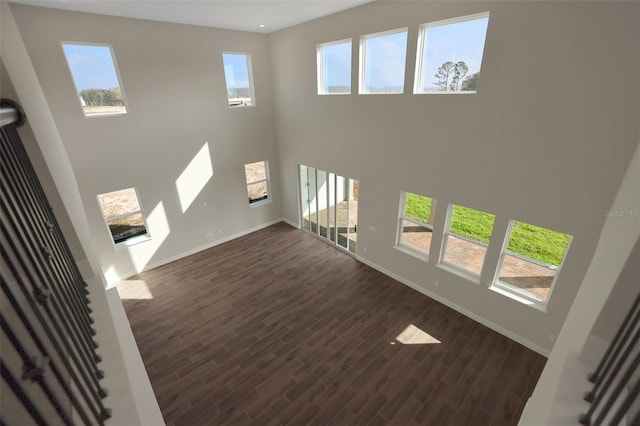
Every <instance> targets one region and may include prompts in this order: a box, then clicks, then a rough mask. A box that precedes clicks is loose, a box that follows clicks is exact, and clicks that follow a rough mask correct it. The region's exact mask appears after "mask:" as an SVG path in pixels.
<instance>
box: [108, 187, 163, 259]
mask: <svg viewBox="0 0 640 426" xmlns="http://www.w3.org/2000/svg"><path fill="white" fill-rule="evenodd" d="M127 189H133V190H134V191H135V194H136V201H137V202H138V207H139V209H138V210H135V211H133V212H127V213H124V214H121V215H118V216H114V217H110V218H107V217H106V216H105V214H104V210H102V204H101V203H100V196H101V195H105V194H110V193H113V192H120V191H125V190H127ZM96 200H97V202H98V208H99V209H100V214H102V220H103V221H104V224H105V226H106V227H107V232H108V234H109V236H110V237H111V244H112V245H113V248H115V249H120V248H124V247H130V246H133V245H136V244H139V243H142V242H145V241H149V240H150V239H151V232H150V231H149V225H148V223H147V216H146V215H145V213H144V209H143V208H142V202H141V201H140V194H139V193H138V188H136V187H135V186H133V187H128V188H123V189H117V190H115V191H108V192H103V193H101V194H98V195H96ZM137 214H139V215H141V216H142V221H143V223H144V228H145V230H146V231H147V232H146V233H145V234H141V235H135V236H133V237H130V238H127V239H126V240H124V241H120V242H118V243H116V240H115V238H114V237H113V234H112V233H111V228H109V222H113V221H115V220H119V219H123V218H126V217H129V216H135V215H137Z"/></svg>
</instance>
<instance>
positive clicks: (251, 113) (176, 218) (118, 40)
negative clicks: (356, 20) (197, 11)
mask: <svg viewBox="0 0 640 426" xmlns="http://www.w3.org/2000/svg"><path fill="white" fill-rule="evenodd" d="M11 10H12V11H13V14H14V16H15V20H16V22H17V24H18V28H19V30H20V33H21V35H22V38H23V39H24V43H25V45H26V47H27V51H28V53H29V56H30V58H31V61H32V62H33V66H34V68H35V71H36V73H37V76H38V79H39V81H40V83H41V85H42V88H43V91H44V94H45V96H46V98H47V101H48V103H49V107H50V109H51V113H52V114H53V117H54V119H55V122H56V124H57V126H58V129H59V131H60V135H61V137H62V140H63V141H64V145H65V147H66V150H67V152H68V154H69V158H70V160H71V165H72V167H73V172H74V173H75V176H76V179H77V182H78V187H79V190H80V195H81V198H82V203H83V206H84V209H85V211H86V217H87V220H88V223H89V229H90V233H91V239H92V241H93V244H94V246H95V247H96V250H97V252H98V254H99V256H100V262H101V264H102V269H103V271H105V272H106V273H107V276H108V279H109V280H111V281H113V280H116V279H118V278H120V277H124V276H127V275H129V274H131V273H133V272H136V271H140V270H142V269H144V268H148V267H149V266H152V265H157V264H160V263H162V262H165V261H167V260H170V259H173V258H176V257H179V256H180V255H182V254H184V253H188V252H191V251H193V250H194V249H197V248H200V247H204V246H207V245H211V244H214V243H215V242H216V241H220V240H223V239H225V238H228V237H230V236H232V235H235V234H237V233H240V232H243V231H246V230H248V229H252V228H254V227H258V226H262V225H264V224H266V223H269V222H271V221H273V220H275V219H277V218H279V217H280V215H281V214H280V213H281V212H280V202H279V200H280V191H279V188H280V186H279V179H278V177H279V173H278V172H277V170H278V168H279V164H278V156H277V149H276V143H275V128H274V120H273V113H272V100H271V82H270V80H271V76H270V63H269V60H270V58H269V55H268V40H267V36H266V35H264V34H257V33H248V32H238V31H229V30H217V29H210V28H204V27H196V26H188V25H179V24H166V23H159V22H153V21H143V20H134V19H126V18H118V17H109V16H99V15H92V14H83V13H76V12H66V11H60V10H53V9H46V8H37V7H29V6H24V5H17V4H12V5H11ZM61 41H67V42H92V43H105V44H110V45H112V46H113V49H114V52H115V56H116V60H117V64H118V68H119V72H120V77H121V80H122V85H123V88H124V91H125V95H126V98H127V101H128V107H129V113H128V114H126V115H122V116H112V117H101V118H85V117H84V115H83V113H82V110H81V107H80V104H79V102H78V97H77V95H76V93H75V88H74V83H73V80H72V78H71V74H70V72H69V69H68V66H67V63H66V60H65V57H64V54H63V51H62V48H61V44H60V43H61ZM223 51H234V52H247V53H250V54H251V62H252V65H253V76H254V85H255V94H256V106H255V107H252V108H241V109H230V108H229V107H228V106H227V99H226V88H225V81H224V70H223V65H222V52H223ZM205 144H207V146H208V149H209V153H210V157H211V161H212V165H213V177H212V178H211V179H210V180H208V181H207V183H206V185H205V186H204V187H203V189H202V191H201V192H200V193H199V195H198V196H197V197H196V199H195V200H194V201H193V203H192V204H191V206H190V207H189V208H188V209H187V210H186V211H185V212H183V211H182V207H181V204H180V201H179V196H178V193H177V189H176V180H177V179H178V177H179V176H180V174H181V173H182V172H183V171H184V169H185V168H186V167H187V165H188V164H189V163H190V161H191V160H192V159H193V158H194V157H195V156H196V154H197V153H198V152H199V151H200V150H201V149H202V147H203V146H204V145H205ZM259 160H268V161H269V164H270V167H271V168H272V173H271V176H272V182H271V190H272V196H273V197H272V198H273V202H272V203H269V204H266V205H264V206H261V207H258V208H249V204H248V199H247V192H246V184H245V176H244V164H245V163H250V162H254V161H259ZM132 186H133V187H136V188H137V189H138V193H139V195H140V200H141V203H142V208H143V210H144V211H145V213H146V214H147V216H148V227H149V231H150V233H151V236H152V239H151V241H148V242H145V243H142V244H138V245H136V246H133V247H131V248H125V249H114V248H113V246H112V242H111V237H110V235H109V232H108V230H107V227H106V225H105V223H104V221H103V219H102V216H101V213H100V210H99V207H98V203H97V200H96V195H97V194H100V193H105V192H110V191H114V190H118V189H123V188H127V187H132Z"/></svg>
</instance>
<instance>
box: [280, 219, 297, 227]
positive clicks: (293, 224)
mask: <svg viewBox="0 0 640 426" xmlns="http://www.w3.org/2000/svg"><path fill="white" fill-rule="evenodd" d="M280 220H281V221H282V222H284V223H286V224H289V225H291V226H293V227H294V228H296V229H300V224H299V223H296V222H294V221H292V220H289V219H288V218H286V217H283V218H280Z"/></svg>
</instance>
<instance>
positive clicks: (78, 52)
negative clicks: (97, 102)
mask: <svg viewBox="0 0 640 426" xmlns="http://www.w3.org/2000/svg"><path fill="white" fill-rule="evenodd" d="M62 48H63V50H64V54H65V56H66V57H67V62H68V63H69V68H70V69H71V75H72V76H73V81H74V83H75V85H76V89H77V90H78V92H80V91H82V90H85V89H113V88H115V87H120V83H119V82H118V74H117V73H116V68H115V65H114V64H113V58H112V57H111V49H110V48H109V46H95V45H86V44H63V45H62Z"/></svg>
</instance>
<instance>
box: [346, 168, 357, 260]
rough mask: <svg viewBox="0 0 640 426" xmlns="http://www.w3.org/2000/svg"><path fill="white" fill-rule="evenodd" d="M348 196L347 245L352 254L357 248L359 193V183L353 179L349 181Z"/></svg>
mask: <svg viewBox="0 0 640 426" xmlns="http://www.w3.org/2000/svg"><path fill="white" fill-rule="evenodd" d="M348 190H349V194H348V197H347V198H348V200H347V202H348V206H349V226H348V235H347V238H348V244H349V247H348V249H349V251H350V252H351V253H353V254H355V253H356V248H357V236H358V195H359V192H360V182H359V181H357V180H355V179H349V187H348Z"/></svg>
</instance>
